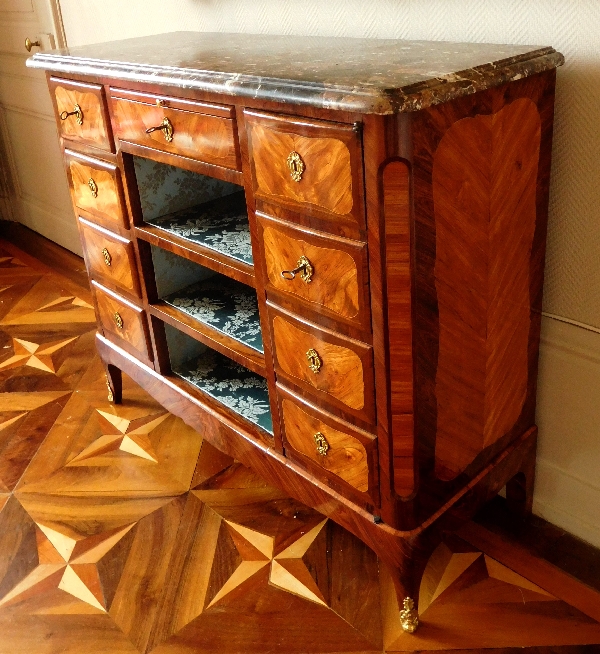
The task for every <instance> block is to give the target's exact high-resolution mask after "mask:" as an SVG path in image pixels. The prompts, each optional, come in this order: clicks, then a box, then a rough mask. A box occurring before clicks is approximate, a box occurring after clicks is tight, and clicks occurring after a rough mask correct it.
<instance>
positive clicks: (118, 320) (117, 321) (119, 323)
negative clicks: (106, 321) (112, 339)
mask: <svg viewBox="0 0 600 654" xmlns="http://www.w3.org/2000/svg"><path fill="white" fill-rule="evenodd" d="M113 318H114V319H115V325H116V326H117V328H118V329H123V318H121V314H120V313H119V312H118V311H115V314H114V316H113Z"/></svg>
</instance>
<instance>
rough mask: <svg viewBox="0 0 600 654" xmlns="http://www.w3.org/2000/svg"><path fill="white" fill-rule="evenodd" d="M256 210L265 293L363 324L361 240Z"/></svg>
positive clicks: (365, 313)
mask: <svg viewBox="0 0 600 654" xmlns="http://www.w3.org/2000/svg"><path fill="white" fill-rule="evenodd" d="M256 215H257V219H258V232H259V245H260V248H261V250H262V252H261V254H262V256H261V259H262V261H263V262H264V266H265V269H266V270H265V272H266V278H267V280H268V281H267V293H268V292H269V290H270V289H274V290H276V291H278V292H280V293H285V294H289V295H290V296H293V297H294V299H297V298H300V299H301V300H303V301H304V302H305V303H306V305H307V306H308V307H309V308H310V309H312V310H314V311H316V312H317V313H325V314H326V315H328V316H330V317H333V318H334V319H337V320H339V319H342V320H344V321H345V322H349V323H354V324H358V325H361V326H363V327H364V328H368V323H369V300H368V288H367V283H368V272H367V248H366V245H365V244H363V243H359V242H356V241H351V240H349V239H343V238H336V237H329V236H327V235H326V234H322V233H320V232H314V231H310V230H306V229H305V230H300V229H297V228H295V227H294V226H293V225H291V224H289V223H285V222H282V221H278V220H274V219H272V218H269V217H268V216H265V215H263V214H261V213H260V212H257V214H256Z"/></svg>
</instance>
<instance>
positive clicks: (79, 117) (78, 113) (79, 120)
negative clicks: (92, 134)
mask: <svg viewBox="0 0 600 654" xmlns="http://www.w3.org/2000/svg"><path fill="white" fill-rule="evenodd" d="M69 116H76V117H77V124H78V125H83V111H81V107H80V106H79V105H78V104H76V105H75V106H74V107H73V111H61V112H60V119H61V120H67V118H68V117H69Z"/></svg>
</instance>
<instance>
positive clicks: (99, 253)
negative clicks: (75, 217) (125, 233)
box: [79, 218, 140, 297]
mask: <svg viewBox="0 0 600 654" xmlns="http://www.w3.org/2000/svg"><path fill="white" fill-rule="evenodd" d="M79 226H80V230H81V243H82V246H83V256H84V257H85V261H86V264H87V267H88V270H89V272H90V276H91V277H99V278H100V279H102V280H106V281H108V282H112V283H113V284H114V285H115V286H117V287H118V288H121V289H123V290H125V291H129V292H130V293H133V294H134V295H137V296H138V297H139V296H140V285H139V280H138V275H137V267H136V263H135V251H134V249H133V243H132V242H131V241H130V240H128V239H126V238H123V237H122V236H118V235H117V234H113V233H112V232H109V231H108V230H107V229H104V228H103V227H98V225H94V224H93V223H91V222H90V221H89V220H86V219H85V218H79Z"/></svg>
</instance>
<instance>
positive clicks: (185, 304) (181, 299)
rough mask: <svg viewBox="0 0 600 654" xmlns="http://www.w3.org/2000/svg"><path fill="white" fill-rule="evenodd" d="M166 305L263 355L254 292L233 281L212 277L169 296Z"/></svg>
mask: <svg viewBox="0 0 600 654" xmlns="http://www.w3.org/2000/svg"><path fill="white" fill-rule="evenodd" d="M163 302H165V303H166V304H168V305H170V306H172V307H174V308H175V309H178V310H179V311H182V312H183V313H186V314H187V315H188V316H191V317H192V318H194V319H195V320H197V321H199V322H201V323H204V324H205V325H208V326H210V327H212V328H213V329H215V330H217V331H219V332H221V333H223V334H226V335H227V336H230V337H231V338H232V339H234V340H236V341H238V342H240V343H243V344H244V345H247V346H248V347H250V348H252V349H253V350H256V351H257V352H260V353H261V354H262V353H264V348H263V339H262V332H261V328H260V318H259V315H258V301H257V299H256V292H255V291H254V289H252V288H248V287H247V286H245V285H244V284H240V283H239V282H236V281H235V280H233V279H227V278H224V277H219V278H218V279H215V278H210V279H208V280H206V281H202V282H198V283H196V284H192V285H191V286H188V287H187V288H184V289H182V290H181V291H177V292H175V293H172V294H171V295H167V296H166V297H164V298H163Z"/></svg>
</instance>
